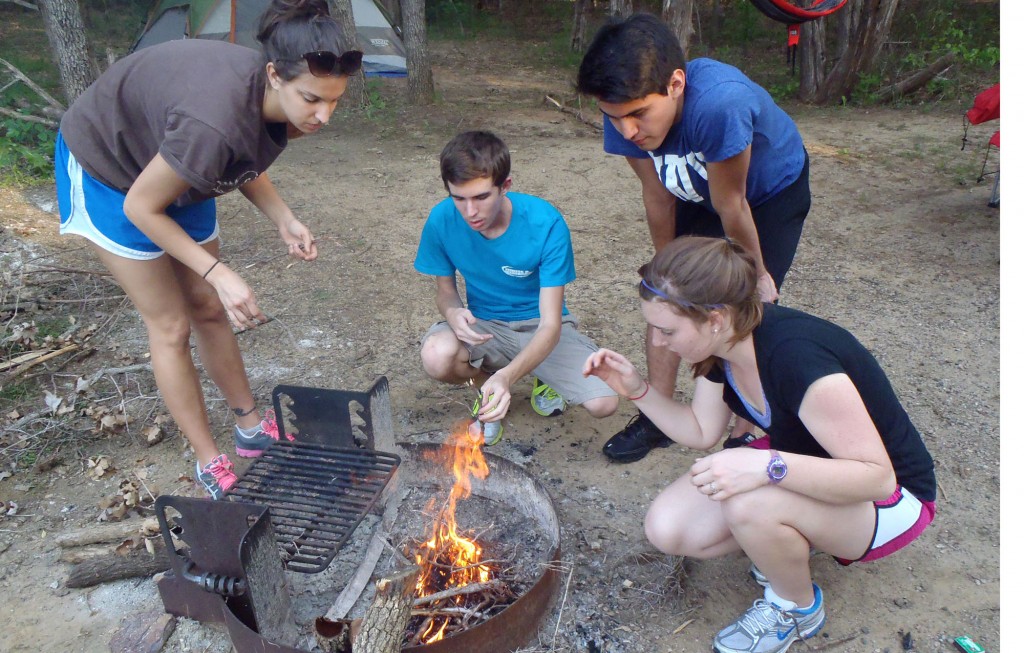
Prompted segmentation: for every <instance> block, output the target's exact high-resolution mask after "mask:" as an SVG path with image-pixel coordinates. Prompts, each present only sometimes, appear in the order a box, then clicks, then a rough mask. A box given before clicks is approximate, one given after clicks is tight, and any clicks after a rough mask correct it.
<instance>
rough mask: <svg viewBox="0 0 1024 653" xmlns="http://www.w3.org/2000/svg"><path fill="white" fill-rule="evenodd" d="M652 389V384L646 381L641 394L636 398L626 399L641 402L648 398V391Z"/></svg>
mask: <svg viewBox="0 0 1024 653" xmlns="http://www.w3.org/2000/svg"><path fill="white" fill-rule="evenodd" d="M650 389H651V384H650V383H648V382H647V379H644V391H643V392H641V393H640V394H639V395H638V396H636V397H626V399H629V400H630V401H640V400H641V399H643V398H644V397H646V396H647V391H648V390H650Z"/></svg>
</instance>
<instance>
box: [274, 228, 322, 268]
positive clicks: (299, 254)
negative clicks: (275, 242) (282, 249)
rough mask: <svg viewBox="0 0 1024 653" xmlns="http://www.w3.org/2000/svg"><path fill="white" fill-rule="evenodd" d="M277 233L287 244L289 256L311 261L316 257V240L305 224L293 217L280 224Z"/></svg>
mask: <svg viewBox="0 0 1024 653" xmlns="http://www.w3.org/2000/svg"><path fill="white" fill-rule="evenodd" d="M279 233H280V234H281V240H283V241H284V242H285V243H286V244H287V245H288V254H289V255H290V256H294V257H295V258H297V259H301V260H303V261H312V260H314V259H315V258H316V257H317V251H316V241H315V240H313V234H311V233H310V231H309V229H308V228H307V227H306V225H304V224H302V223H301V222H299V221H298V220H294V219H293V220H290V221H289V222H287V223H286V224H284V225H282V226H281V228H280V230H279Z"/></svg>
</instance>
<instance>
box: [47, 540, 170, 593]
mask: <svg viewBox="0 0 1024 653" xmlns="http://www.w3.org/2000/svg"><path fill="white" fill-rule="evenodd" d="M152 542H153V549H154V552H153V553H150V552H149V551H147V550H146V549H145V548H141V549H136V550H134V551H130V552H128V553H127V554H124V555H120V554H118V553H116V552H115V551H113V550H111V552H110V554H109V555H96V556H91V557H88V558H86V559H85V560H82V562H79V563H77V564H75V565H74V566H73V567H72V568H71V572H70V573H69V574H68V580H67V582H66V583H65V585H66V586H67V587H75V588H80V587H92V586H93V585H99V584H100V583H109V582H110V581H115V580H122V579H125V578H138V577H140V576H152V575H154V574H157V573H159V572H161V571H167V570H168V569H170V566H171V565H170V561H168V559H167V553H166V549H165V548H164V545H163V539H162V538H154V539H153V540H152Z"/></svg>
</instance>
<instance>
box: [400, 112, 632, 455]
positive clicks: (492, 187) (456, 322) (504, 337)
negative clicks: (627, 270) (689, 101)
mask: <svg viewBox="0 0 1024 653" xmlns="http://www.w3.org/2000/svg"><path fill="white" fill-rule="evenodd" d="M510 170H511V156H510V155H509V151H508V147H506V145H505V143H504V142H502V140H501V139H500V138H498V137H497V136H495V135H494V134H492V133H490V132H483V131H471V132H464V133H462V134H459V135H458V136H456V137H455V138H453V139H452V140H451V141H450V142H449V143H448V144H447V145H446V146H445V148H444V150H443V151H442V152H441V179H442V180H443V181H444V185H445V188H446V189H447V190H448V193H449V197H448V198H447V199H445V200H443V201H442V202H440V203H439V204H438V205H437V206H435V207H434V208H433V209H432V210H431V212H430V216H429V217H428V218H427V222H426V224H425V225H424V226H423V234H422V236H421V238H420V244H419V250H418V251H417V253H416V262H415V264H414V265H415V268H416V270H417V271H419V272H422V273H423V274H429V275H432V276H433V277H435V280H436V282H437V295H436V302H437V308H438V310H439V311H440V312H441V315H442V316H443V317H444V321H443V322H438V323H436V324H434V325H433V326H432V327H431V328H430V329H429V330H428V331H427V334H426V335H425V336H424V338H423V346H422V349H421V351H420V355H421V357H422V359H423V368H424V370H426V372H427V374H429V375H430V376H431V377H432V378H434V379H437V380H439V381H444V382H446V383H460V384H461V383H465V382H467V381H473V382H474V385H475V386H476V387H477V388H479V390H480V393H481V400H480V402H479V405H478V406H477V409H476V411H477V416H478V419H479V421H480V422H482V423H483V434H484V441H485V442H486V443H487V444H495V443H497V442H498V440H500V439H501V436H502V430H503V429H502V423H501V420H502V418H503V417H504V416H505V414H506V413H507V412H508V409H509V404H510V403H511V399H512V396H511V394H510V392H509V388H510V387H511V386H512V384H513V383H515V382H516V381H518V380H519V379H521V378H522V377H524V376H526V375H527V374H533V375H534V376H535V377H536V380H535V382H534V389H533V394H532V396H531V404H532V405H533V408H534V410H536V411H537V412H538V413H540V414H541V415H545V416H549V415H556V414H559V413H561V412H562V410H564V408H565V407H566V405H567V404H582V405H583V407H584V408H586V409H587V411H588V412H590V414H592V415H594V416H595V417H607V416H608V415H611V414H612V413H613V412H615V409H616V408H617V406H618V395H617V394H616V393H615V391H614V390H612V389H611V388H609V387H608V385H607V384H605V383H604V382H603V381H601V380H600V379H596V378H594V379H588V378H584V376H583V374H582V370H583V363H584V362H585V361H586V360H587V357H588V356H589V355H590V354H591V353H592V352H595V351H597V346H596V345H595V344H594V343H593V342H592V341H591V340H590V339H589V338H587V337H586V336H585V335H583V334H581V333H579V332H578V331H577V330H576V320H575V318H574V317H573V316H572V315H571V314H570V313H569V310H568V309H567V308H566V306H565V300H564V298H565V285H566V284H567V283H569V282H570V281H572V280H573V279H575V278H576V268H575V264H574V261H573V253H572V241H571V240H570V237H569V228H568V227H567V226H566V224H565V220H563V219H562V215H561V214H560V213H559V212H558V210H557V209H555V207H553V206H552V205H551V204H549V203H548V202H546V201H544V200H542V199H540V198H538V197H533V196H531V195H524V194H522V193H511V192H509V188H510V187H511V186H512V179H511V177H509V172H510ZM456 272H458V273H460V274H461V275H462V277H463V279H464V280H465V283H466V300H467V301H466V303H465V304H463V301H462V298H461V296H460V295H459V291H458V288H457V287H456V283H455V273H456ZM595 381H596V382H595Z"/></svg>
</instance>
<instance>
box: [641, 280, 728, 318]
mask: <svg viewBox="0 0 1024 653" xmlns="http://www.w3.org/2000/svg"><path fill="white" fill-rule="evenodd" d="M640 285H641V286H643V287H644V288H646V289H647V290H649V291H651V292H652V293H654V294H655V295H657V296H658V297H661V298H662V299H664V300H665V301H669V302H672V303H673V304H675V305H676V306H681V307H683V308H703V309H708V310H710V309H715V308H725V304H693V303H691V302H688V301H686V300H685V299H674V298H672V297H669V296H668V295H666V294H665V293H664V292H662V291H660V290H658V289H657V288H655V287H654V286H652V285H651V284H649V283H647V279H640Z"/></svg>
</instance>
